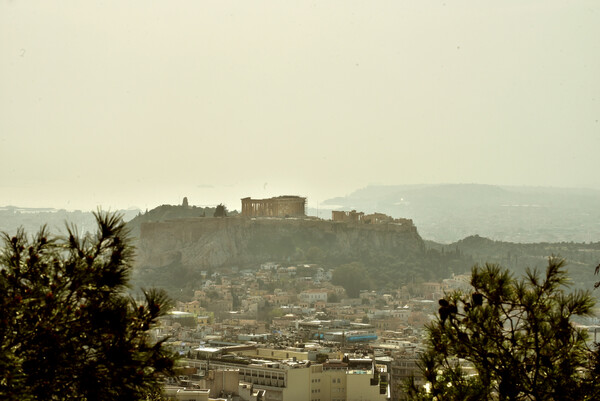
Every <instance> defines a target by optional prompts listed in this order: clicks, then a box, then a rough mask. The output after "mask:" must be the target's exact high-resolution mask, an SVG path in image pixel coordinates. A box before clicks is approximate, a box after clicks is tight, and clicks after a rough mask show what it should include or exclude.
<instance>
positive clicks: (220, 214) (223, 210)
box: [213, 203, 227, 217]
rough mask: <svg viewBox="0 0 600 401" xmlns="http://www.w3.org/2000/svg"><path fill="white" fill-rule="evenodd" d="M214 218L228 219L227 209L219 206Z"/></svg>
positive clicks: (220, 204) (221, 205)
mask: <svg viewBox="0 0 600 401" xmlns="http://www.w3.org/2000/svg"><path fill="white" fill-rule="evenodd" d="M213 217H227V208H226V207H225V205H223V204H222V203H219V204H218V205H217V208H216V209H215V213H214V214H213Z"/></svg>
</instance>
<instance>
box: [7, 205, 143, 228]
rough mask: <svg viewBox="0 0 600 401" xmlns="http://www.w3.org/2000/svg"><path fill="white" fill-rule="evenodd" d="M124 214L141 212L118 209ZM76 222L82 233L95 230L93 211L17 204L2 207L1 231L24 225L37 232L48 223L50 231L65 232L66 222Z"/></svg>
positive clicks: (133, 214) (125, 218) (127, 217)
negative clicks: (31, 206)
mask: <svg viewBox="0 0 600 401" xmlns="http://www.w3.org/2000/svg"><path fill="white" fill-rule="evenodd" d="M117 213H119V214H121V215H123V219H124V220H125V221H129V220H131V219H133V218H134V217H135V216H136V215H137V214H139V213H140V210H139V209H127V210H117ZM66 223H69V224H74V225H75V226H76V227H77V228H78V230H79V232H80V233H85V232H87V231H94V230H95V229H96V220H95V218H94V215H93V214H92V212H91V211H81V210H75V211H67V210H64V209H53V208H24V207H17V206H2V207H0V232H6V233H8V234H11V235H12V234H14V233H16V232H17V229H19V228H20V227H22V228H23V229H25V232H26V233H28V234H34V233H37V232H38V231H39V229H40V227H42V226H43V225H47V226H48V229H49V230H50V232H52V233H54V234H57V235H61V234H65V233H66V230H65V224H66Z"/></svg>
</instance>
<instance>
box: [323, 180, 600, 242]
mask: <svg viewBox="0 0 600 401" xmlns="http://www.w3.org/2000/svg"><path fill="white" fill-rule="evenodd" d="M322 205H323V206H324V207H326V205H332V206H335V208H336V209H338V210H352V209H356V210H360V211H364V212H366V213H371V212H381V213H386V214H389V215H391V216H393V217H403V218H409V219H412V220H413V221H414V223H415V225H416V226H417V227H418V229H419V233H420V234H421V236H422V237H423V238H425V239H428V240H432V241H437V242H441V243H451V242H455V241H458V240H459V239H461V238H465V237H467V236H470V235H480V236H483V237H487V238H491V239H494V240H501V241H509V242H518V243H532V242H561V241H574V242H590V241H592V242H593V241H599V240H600V191H598V190H592V189H568V188H544V187H508V186H494V185H480V184H440V185H390V186H383V185H379V186H368V187H366V188H362V189H359V190H357V191H355V192H353V193H351V194H350V195H347V196H344V197H337V198H332V199H329V200H326V201H324V202H322Z"/></svg>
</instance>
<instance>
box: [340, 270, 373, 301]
mask: <svg viewBox="0 0 600 401" xmlns="http://www.w3.org/2000/svg"><path fill="white" fill-rule="evenodd" d="M331 282H332V283H333V284H335V285H341V286H342V287H344V289H345V290H346V294H348V296H349V297H350V298H358V296H359V294H360V290H370V289H371V287H372V281H371V278H370V277H369V276H368V275H367V271H366V270H365V269H364V267H363V266H362V265H361V264H360V263H358V262H352V263H348V264H345V265H341V266H339V267H337V268H336V269H335V270H334V271H333V277H332V278H331Z"/></svg>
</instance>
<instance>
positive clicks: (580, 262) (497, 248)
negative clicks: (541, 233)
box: [426, 235, 600, 295]
mask: <svg viewBox="0 0 600 401" xmlns="http://www.w3.org/2000/svg"><path fill="white" fill-rule="evenodd" d="M426 244H427V246H428V247H429V248H431V249H436V250H437V251H440V252H444V251H446V252H447V251H453V252H459V253H461V254H463V255H469V256H470V257H471V258H472V259H473V261H474V262H475V263H478V264H484V263H497V264H500V265H502V266H504V267H506V268H508V269H510V270H512V271H513V272H514V273H515V274H518V275H520V274H523V273H524V272H525V269H526V268H528V267H529V268H538V269H541V271H542V272H543V271H544V269H545V267H546V265H547V261H548V257H550V256H553V255H554V256H560V257H562V258H565V259H566V261H567V270H568V272H569V279H570V280H571V281H572V284H573V286H574V287H576V288H580V289H588V290H592V289H593V284H594V282H596V281H599V280H600V277H597V276H595V275H594V269H595V267H596V266H597V265H598V264H599V263H600V242H595V243H587V244H583V243H576V242H558V243H549V242H540V243H532V244H517V243H512V242H504V241H493V240H491V239H488V238H483V237H480V236H478V235H472V236H469V237H466V238H464V239H461V240H460V241H457V242H454V243H452V244H449V245H443V244H437V243H434V242H431V241H426ZM594 295H599V294H596V293H594Z"/></svg>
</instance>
